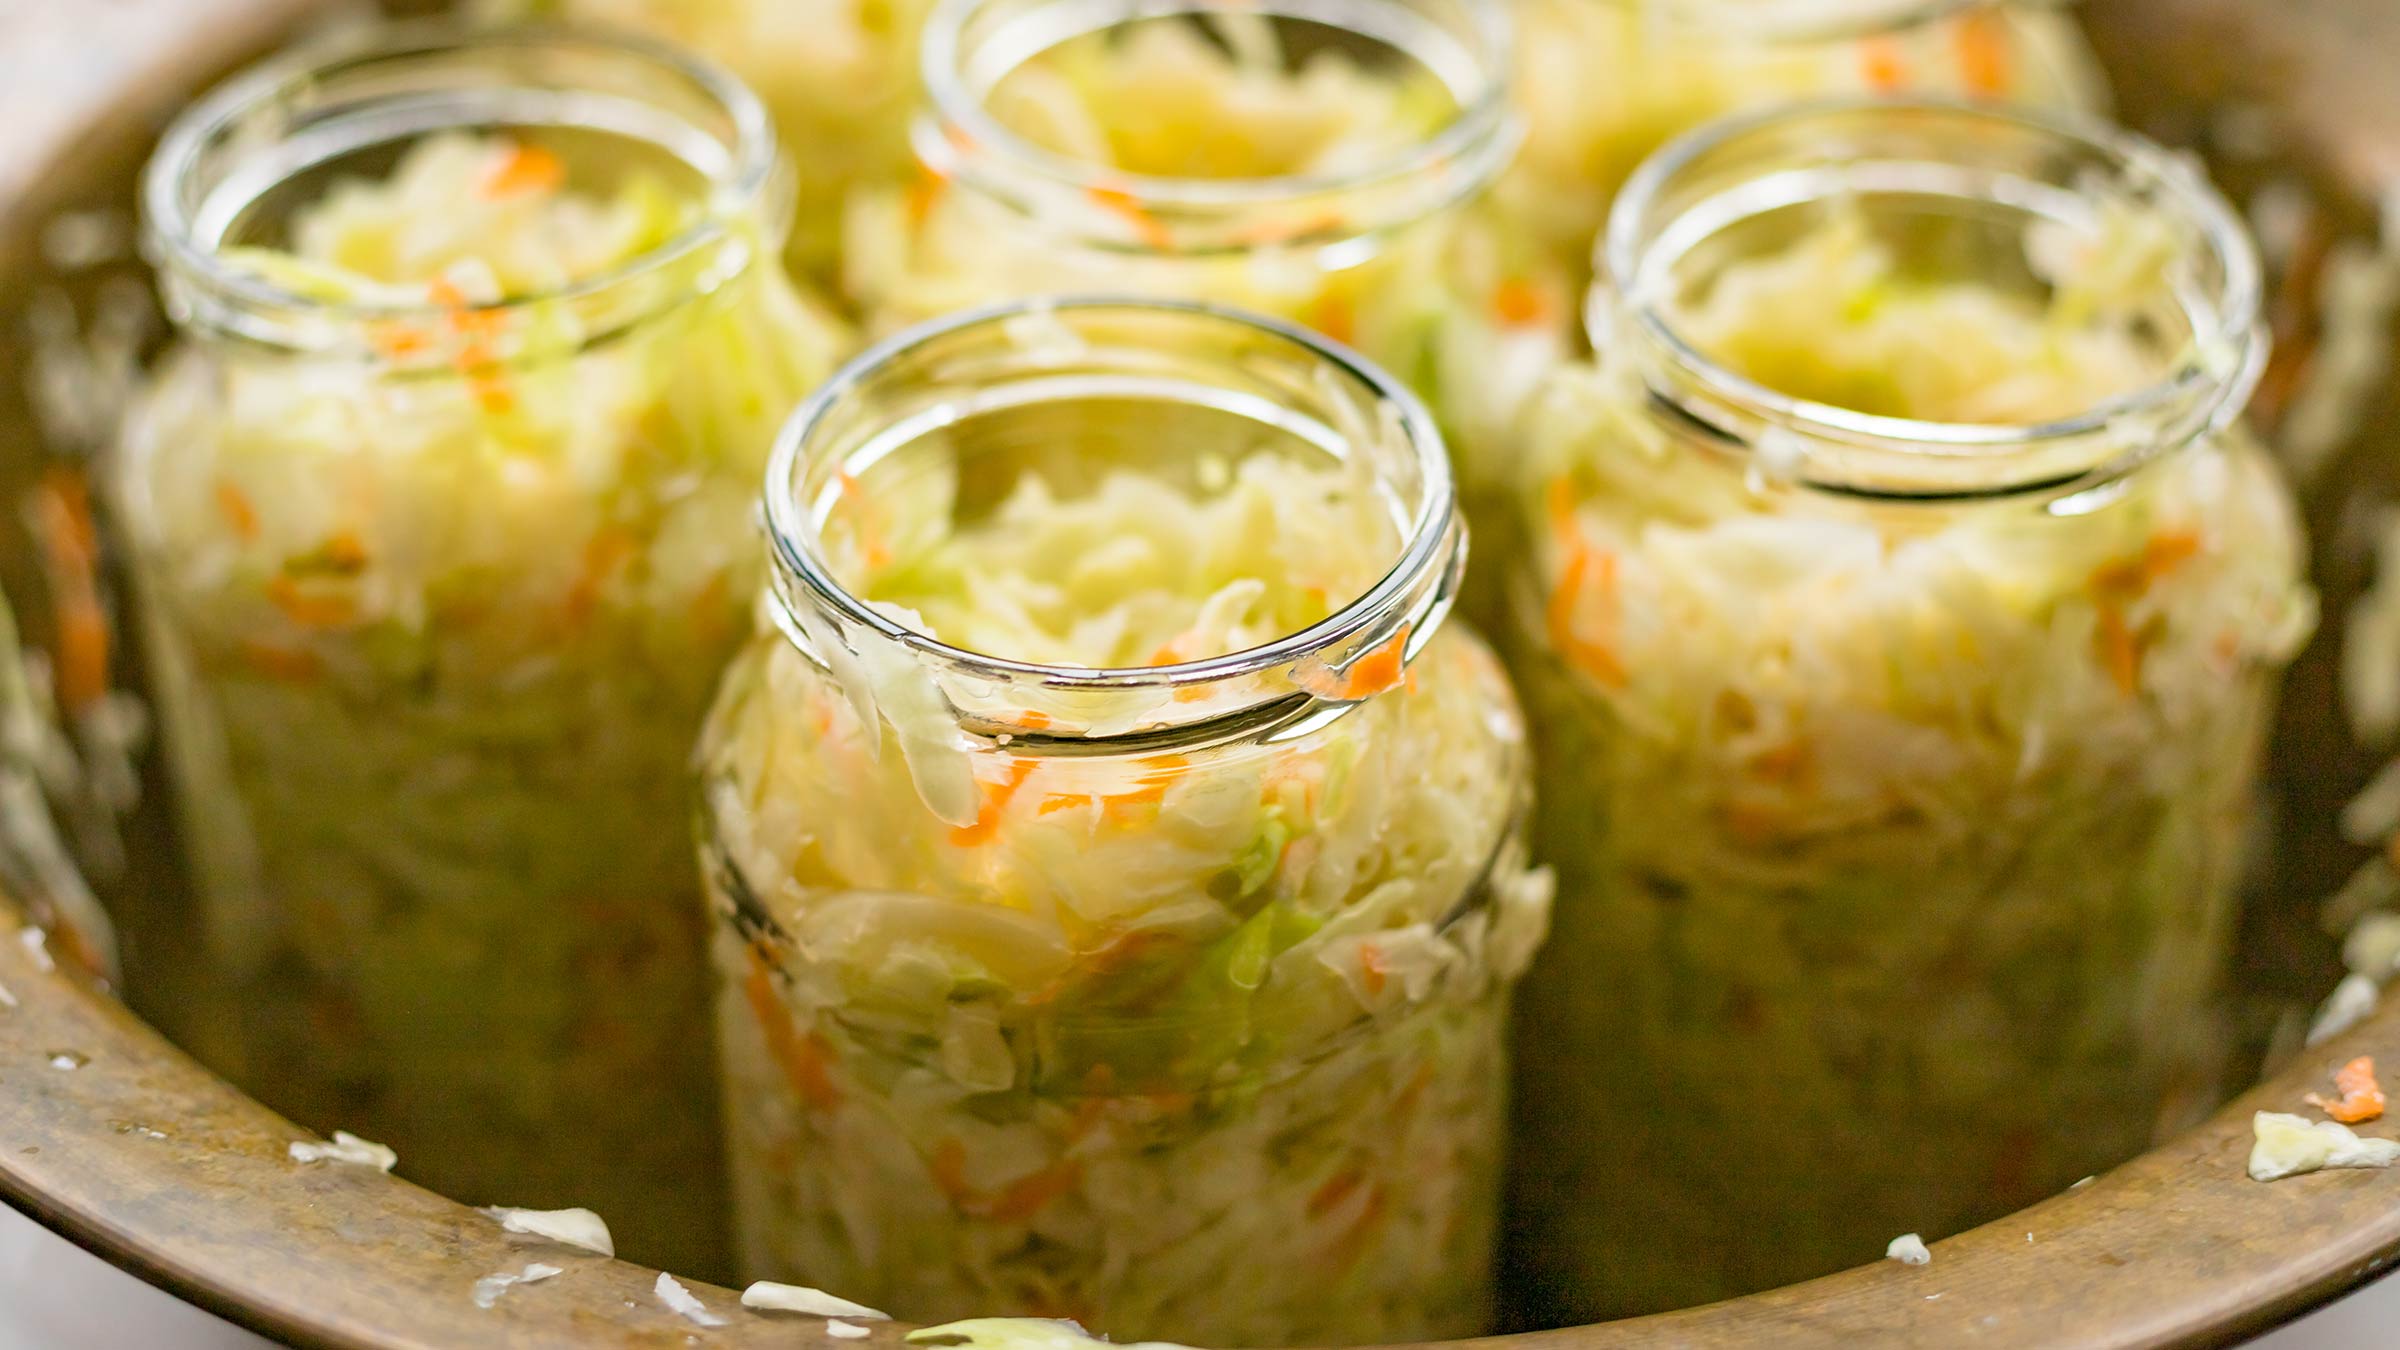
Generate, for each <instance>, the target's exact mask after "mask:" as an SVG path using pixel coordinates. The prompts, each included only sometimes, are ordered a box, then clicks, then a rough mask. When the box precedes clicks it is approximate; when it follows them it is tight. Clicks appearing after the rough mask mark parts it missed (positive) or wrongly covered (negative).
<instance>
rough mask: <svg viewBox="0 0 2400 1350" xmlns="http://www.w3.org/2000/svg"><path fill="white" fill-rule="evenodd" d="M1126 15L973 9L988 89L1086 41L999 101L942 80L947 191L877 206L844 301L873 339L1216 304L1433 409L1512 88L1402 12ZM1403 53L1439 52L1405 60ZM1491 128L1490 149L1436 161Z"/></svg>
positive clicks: (1387, 4) (968, 46)
mask: <svg viewBox="0 0 2400 1350" xmlns="http://www.w3.org/2000/svg"><path fill="white" fill-rule="evenodd" d="M999 7H1000V0H992V2H991V3H990V4H988V5H986V6H984V7H983V8H999ZM1045 8H1047V9H1049V10H1055V11H1058V14H1057V15H1056V16H1045V15H1044V14H1043V13H1042V12H1041V11H1042V10H1043V9H1045ZM1383 10H1390V11H1393V12H1392V13H1391V14H1381V13H1380V11H1383ZM1105 12H1106V13H1109V14H1112V15H1114V16H1115V18H1114V21H1112V22H1104V23H1101V24H1099V25H1097V26H1093V25H1092V21H1091V18H1090V17H1089V15H1090V13H1092V11H1087V10H1084V9H1079V8H1077V7H1074V6H1071V5H1066V4H1063V3H1052V4H1049V5H1047V6H1044V5H1041V4H1033V5H1025V6H1020V7H1018V13H1017V15H1016V17H1013V18H1007V19H991V18H989V17H988V16H985V15H982V14H981V13H979V10H978V7H976V6H973V5H961V6H959V7H958V8H957V11H956V13H957V14H958V15H959V16H961V17H960V18H959V20H958V23H957V27H958V29H959V30H961V31H962V32H963V33H964V36H962V37H960V38H959V39H958V46H959V47H960V48H961V49H963V50H965V51H966V52H967V59H966V60H965V61H964V62H963V64H966V65H968V66H970V67H976V68H980V67H986V66H990V65H993V64H995V62H994V61H993V59H991V58H989V57H982V56H978V55H977V53H981V52H984V51H985V50H986V49H1010V48H1013V47H1015V46H1019V45H1024V46H1030V45H1032V44H1033V43H1035V42H1036V41H1037V40H1039V38H1040V37H1041V36H1042V35H1043V33H1047V32H1048V31H1049V28H1050V27H1063V28H1064V35H1063V36H1053V37H1052V38H1051V40H1050V41H1049V43H1048V45H1045V46H1041V47H1040V48H1039V49H1038V50H1035V51H1033V52H1032V54H1031V55H1030V56H1028V57H1026V58H1025V59H1023V60H1021V61H1019V62H1018V63H1016V64H1015V65H1013V66H1012V67H1010V68H1009V69H1008V70H1007V71H1005V73H1002V74H999V75H997V76H992V77H989V78H985V79H983V80H982V82H981V83H979V84H970V83H967V82H966V80H967V78H968V77H965V76H958V75H948V76H946V75H945V74H944V73H943V72H941V71H939V70H932V69H929V70H928V72H927V76H928V79H929V80H931V81H936V82H941V81H944V80H948V81H950V82H951V88H952V92H951V95H950V96H949V98H948V99H945V100H943V101H940V102H937V105H936V111H935V112H934V113H932V114H929V115H928V116H927V118H926V120H924V121H923V122H921V123H920V126H919V128H918V131H917V139H918V146H919V153H920V155H921V157H922V158H923V159H924V161H925V164H926V168H927V172H926V175H925V176H924V177H923V178H922V179H921V180H920V181H919V182H918V183H917V184H915V185H914V186H912V187H909V188H907V189H905V190H900V189H893V190H887V191H883V192H880V193H864V194H861V195H860V196H859V197H858V198H856V199H855V200H854V201H853V203H852V205H851V210H850V217H849V220H848V222H847V226H846V228H845V231H844V246H845V252H844V259H843V269H844V277H845V286H846V289H847V291H848V292H849V294H850V295H851V296H852V297H853V298H854V299H855V300H856V301H857V302H858V303H859V304H860V305H861V306H862V307H863V309H864V310H865V312H866V313H867V315H868V316H869V320H870V322H871V323H872V324H873V325H874V326H877V327H881V328H887V329H888V328H893V327H898V326H900V325H902V324H905V323H908V322H913V321H916V320H920V319H925V318H930V317H932V316H935V315H939V314H943V313H947V312H949V311H951V310H955V309H959V308H962V307H965V306H968V305H972V304H976V303H981V302H987V301H991V300H996V299H1002V298H1006V297H1011V296H1017V295H1036V294H1045V293H1056V292H1070V293H1077V294H1108V295H1157V296H1168V297H1175V298H1184V299H1199V300H1209V301H1214V302H1216V303H1220V304H1226V305H1235V306H1239V307H1242V308H1246V309H1252V310H1257V311H1260V312H1263V313H1267V314H1272V315H1276V316H1279V317H1283V318H1287V319H1291V320H1294V321H1296V322H1299V323H1304V324H1307V325H1308V326H1310V327H1312V328H1314V329H1316V330H1317V331H1319V332H1321V333H1324V334H1326V335H1327V336H1329V337H1332V338H1334V339H1335V340H1337V341H1340V342H1345V343H1350V344H1352V345H1355V346H1357V347H1359V348H1360V349H1361V350H1363V351H1365V352H1367V353H1368V354H1369V355H1370V356H1373V357H1375V358H1376V359H1378V360H1380V361H1382V362H1383V363H1384V365H1385V366H1386V367H1387V368H1388V369H1390V370H1392V371H1393V372H1394V373H1395V374H1398V375H1400V376H1401V377H1402V378H1403V379H1405V380H1409V381H1411V382H1413V383H1416V384H1418V385H1419V387H1420V388H1423V389H1427V390H1429V391H1430V390H1431V383H1432V382H1431V379H1430V375H1431V369H1430V366H1429V362H1431V361H1432V359H1433V358H1434V357H1435V355H1436V354H1437V352H1436V349H1437V347H1438V346H1439V344H1440V338H1441V333H1442V329H1443V325H1444V323H1445V320H1446V318H1447V317H1448V316H1449V315H1451V314H1452V313H1454V312H1455V311H1456V310H1457V308H1458V307H1459V305H1460V304H1461V301H1460V299H1459V297H1458V294H1457V291H1456V285H1457V282H1456V281H1455V280H1454V277H1453V273H1452V265H1451V259H1450V257H1449V250H1450V248H1451V246H1452V243H1453V236H1454V229H1453V225H1454V224H1455V217H1456V216H1457V208H1458V206H1459V204H1460V203H1461V202H1462V201H1464V200H1466V199H1468V198H1471V197H1472V196H1473V195H1474V194H1476V193H1477V192H1479V191H1480V190H1481V188H1482V187H1483V186H1484V184H1485V182H1487V181H1488V179H1489V177H1490V175H1491V174H1492V173H1493V172H1496V171H1497V168H1498V166H1499V163H1500V162H1501V160H1502V159H1503V158H1504V157H1505V154H1506V152H1507V147H1508V145H1509V144H1511V143H1512V142H1513V139H1514V134H1515V133H1514V128H1513V123H1510V122H1509V121H1508V119H1507V118H1506V117H1504V116H1503V115H1502V114H1501V113H1500V112H1499V111H1498V110H1497V109H1496V108H1492V107H1484V106H1482V102H1483V100H1485V99H1486V98H1487V97H1489V90H1488V88H1487V87H1486V86H1484V85H1483V84H1479V81H1488V80H1491V79H1494V78H1496V74H1497V73H1496V72H1495V71H1491V70H1487V69H1485V68H1483V67H1482V66H1479V65H1478V64H1477V63H1476V61H1477V58H1476V54H1475V53H1473V52H1471V51H1469V50H1468V49H1466V47H1465V46H1464V45H1463V44H1462V43H1461V42H1460V41H1459V40H1457V39H1453V38H1448V37H1445V36H1443V35H1442V34H1441V32H1440V30H1439V29H1436V28H1433V27H1432V26H1431V25H1430V23H1429V21H1427V20H1426V19H1424V18H1421V17H1414V16H1412V14H1411V13H1410V12H1409V11H1408V10H1407V8H1406V7H1405V6H1402V5H1399V4H1397V3H1392V2H1391V0H1377V2H1376V3H1374V4H1371V5H1369V6H1368V7H1367V8H1366V10H1365V13H1366V14H1367V15H1368V16H1369V17H1371V18H1377V19H1378V20H1379V22H1380V25H1381V26H1380V27H1379V28H1377V29H1375V30H1374V31H1373V32H1371V33H1370V32H1367V31H1359V32H1351V31H1349V30H1345V29H1343V28H1341V27H1340V26H1339V24H1340V20H1341V19H1342V18H1343V17H1345V16H1344V13H1343V11H1342V9H1341V8H1340V7H1339V6H1328V5H1321V4H1317V3H1314V0H1285V2H1284V3H1281V4H1278V5H1276V6H1273V7H1271V8H1270V9H1267V10H1260V9H1257V8H1255V7H1251V6H1246V5H1235V4H1224V3H1214V2H1213V0H1193V3H1191V4H1190V5H1189V6H1188V8H1187V7H1181V6H1178V7H1170V8H1169V9H1167V10H1164V11H1157V12H1156V13H1155V14H1154V15H1153V16H1152V17H1142V16H1143V15H1145V14H1152V13H1153V12H1152V11H1148V10H1144V9H1142V8H1141V7H1137V6H1133V5H1125V6H1122V13H1118V12H1117V10H1116V9H1114V8H1112V9H1110V10H1108V11H1105ZM1037 24H1040V25H1045V27H1043V29H1042V32H1041V33H1036V32H1028V33H1027V34H1026V35H1024V36H1023V37H1018V36H1016V35H1014V33H1013V29H1014V28H1019V27H1022V28H1027V29H1033V28H1035V27H1036V25H1037ZM1078 24H1080V25H1083V27H1081V28H1080V29H1078V28H1076V27H1074V26H1073V25H1078ZM985 28H989V29H991V30H993V31H995V32H997V33H999V34H1000V36H984V35H983V31H984V29H985ZM1395 30H1397V31H1399V32H1403V33H1418V34H1419V37H1420V39H1421V40H1422V41H1423V42H1425V43H1427V44H1429V46H1430V47H1432V48H1433V50H1432V51H1431V52H1430V53H1418V52H1412V51H1408V50H1403V49H1401V48H1398V47H1395V46H1393V45H1392V44H1391V41H1390V38H1389V34H1390V33H1391V32H1392V31H1395ZM1420 30H1422V31H1421V32H1420ZM1295 34H1305V35H1307V36H1308V37H1309V38H1310V39H1312V41H1311V43H1310V47H1296V45H1295V43H1294V42H1293V41H1292V38H1293V35H1295ZM1328 34H1333V35H1338V36H1342V37H1346V38H1349V39H1352V40H1351V41H1350V42H1349V43H1348V44H1347V45H1344V44H1343V43H1339V42H1332V41H1327V40H1326V38H1327V36H1328ZM1310 48H1313V49H1310ZM959 101H965V102H971V103H972V104H973V105H974V106H975V109H976V111H975V112H974V113H973V114H969V113H966V112H964V111H962V110H960V109H958V108H957V107H955V106H954V104H955V103H956V102H959ZM1470 118H1472V119H1473V120H1474V123H1475V126H1476V127H1479V128H1483V129H1482V130H1478V131H1477V132H1476V134H1475V135H1474V136H1472V137H1465V138H1461V137H1458V136H1456V135H1452V136H1451V139H1450V140H1445V141H1442V142H1440V147H1442V148H1444V154H1443V155H1442V156H1439V157H1436V156H1433V155H1432V153H1431V152H1432V151H1433V150H1435V149H1436V148H1437V141H1436V138H1437V137H1440V136H1443V135H1445V134H1446V133H1455V132H1457V131H1458V130H1460V129H1461V128H1462V126H1464V124H1466V123H1467V122H1468V120H1469V119H1470ZM971 119H972V120H971ZM1470 350H1471V349H1470Z"/></svg>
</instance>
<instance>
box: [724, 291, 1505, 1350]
mask: <svg viewBox="0 0 2400 1350" xmlns="http://www.w3.org/2000/svg"><path fill="white" fill-rule="evenodd" d="M769 482H770V490H769V498H768V514H769V522H770V533H771V535H772V540H773V548H774V551H775V553H776V555H777V569H776V576H775V581H774V586H775V594H774V602H773V609H774V612H775V613H776V614H777V616H778V618H779V620H780V622H781V625H782V628H783V630H784V631H782V632H780V633H775V634H770V635H767V636H763V637H762V638H760V639H759V640H758V641H757V643H756V644H755V645H754V646H753V647H752V648H751V650H750V651H749V652H748V653H747V654H746V655H745V656H744V657H742V658H741V660H740V661H739V662H738V663H737V664H736V666H735V668H734V670H733V672H732V673H731V674H730V675H729V677H728V679H727V682H726V685H725V689H724V692H723V694H722V696H721V698H720V701H719V703H718V705H717V709H716V711H715V714H714V716H713V718H712V720H711V724H710V728H709V730H708V733H707V735H706V737H705V739H704V742H703V749H702V764H703V776H704V809H705V826H704V831H703V833H704V838H705V844H704V855H705V864H706V869H707V870H708V872H709V873H710V875H711V877H712V879H713V888H714V905H715V918H716V926H715V932H716V936H715V944H716V957H717V961H718V963H719V973H720V976H721V981H722V988H723V992H722V996H721V1023H720V1031H721V1044H722V1046H723V1051H724V1055H725V1061H726V1079H727V1093H728V1097H727V1104H726V1110H727V1115H728V1118H729V1122H730V1126H731V1137H732V1140H733V1159H734V1173H735V1179H736V1184H735V1190H736V1198H737V1203H736V1210H737V1216H738V1220H739V1225H740V1242H741V1247H742V1253H743V1257H744V1260H745V1262H746V1264H747V1266H748V1268H749V1273H750V1274H752V1275H753V1276H755V1277H760V1278H776V1279H806V1280H807V1281H809V1282H810V1283H814V1284H821V1285H823V1286H825V1287H828V1288H832V1289H837V1290H840V1291H841V1292H842V1293H843V1294H844V1295H845V1296H848V1297H854V1298H859V1299H862V1300H865V1301H867V1302H869V1303H872V1304H875V1305H876V1306H879V1307H883V1308H886V1309H888V1310H890V1311H891V1312H893V1313H895V1314H896V1315H899V1316H902V1317H910V1318H916V1319H921V1320H934V1319H946V1318H955V1317H963V1316H977V1315H991V1314H996V1313H1006V1314H1034V1315H1046V1316H1066V1317H1073V1318H1076V1319H1078V1320H1080V1321H1082V1322H1084V1323H1085V1324H1086V1325H1087V1326H1090V1327H1092V1328H1094V1329H1095V1330H1099V1331H1102V1332H1105V1333H1107V1334H1110V1335H1113V1336H1117V1337H1120V1338H1133V1337H1150V1336H1172V1337H1176V1338H1181V1339H1187V1340H1191V1341H1194V1342H1198V1343H1203V1344H1217V1345H1280V1344H1334V1343H1355V1342H1366V1341H1391V1340H1409V1339H1417V1338H1424V1337H1435V1336H1451V1335H1464V1334H1470V1333H1473V1332H1475V1331H1477V1330H1479V1329H1480V1328H1481V1327H1482V1325H1483V1323H1484V1321H1485V1319H1486V1317H1487V1315H1488V1312H1489V1307H1490V1300H1491V1292H1492V1291H1491V1284H1490V1278H1491V1276H1490V1271H1491V1257H1492V1246H1493V1240H1494V1229H1495V1225H1496V1221H1497V1201H1498V1187H1499V1176H1498V1167H1499V1161H1500V1158H1499V1155H1500V1150H1501V1146H1502V1119H1501V1117H1502V1114H1503V1110H1504V1107H1503V1102H1504V1097H1505V1076H1506V1071H1505V1067H1504V1065H1505V1046H1504V1044H1503V1041H1504V1028H1505V1025H1506V1015H1507V999H1508V993H1509V990H1510V988H1511V987H1512V985H1513V983H1514V980H1515V977H1516V975H1517V974H1518V973H1519V972H1520V971H1521V970H1522V969H1523V967H1524V966H1525V964H1526V962H1527V961H1528V960H1529V959H1530V957H1531V953H1532V951H1533V949H1534V947H1535V946H1536V945H1537V944H1538V943H1539V942H1540V940H1541V937H1542V934H1543V932H1544V929H1545V924H1546V919H1547V906H1548V889H1547V878H1546V876H1544V875H1542V874H1538V873H1533V872H1530V871H1528V870H1527V868H1526V865H1525V861H1524V857H1523V846H1522V842H1521V838H1520V832H1519V824H1520V820H1519V818H1520V816H1521V814H1522V811H1523V808H1524V806H1525V788H1526V775H1527V772H1528V769H1529V765H1528V762H1527V761H1528V757H1529V756H1528V751H1527V748H1526V746H1525V743H1524V727H1523V724H1522V722H1521V721H1520V719H1519V717H1518V715H1517V712H1516V705H1515V702H1514V699H1513V696H1512V695H1511V694H1510V692H1509V688H1508V685H1507V682H1506V680H1505V678H1504V676H1503V675H1502V673H1501V671H1500V668H1499V666H1498V664H1497V662H1496V660H1495V659H1494V658H1493V656H1492V655H1491V654H1490V652H1489V651H1488V650H1487V649H1486V648H1485V647H1484V645H1483V643H1482V642H1481V641H1480V640H1479V639H1478V638H1477V637H1476V636H1475V635H1474V634H1473V633H1472V632H1470V631H1468V630H1466V629H1465V628H1464V627H1463V626H1461V625H1459V624H1457V623H1445V621H1444V620H1445V615H1446V613H1447V610H1448V608H1449V604H1450V600H1451V596H1452V594H1453V591H1454V588H1455V585H1456V582H1457V579H1458V572H1459V568H1460V566H1461V563H1462V562H1463V556H1462V546H1463V541H1462V536H1461V531H1460V528H1459V526H1458V524H1457V522H1456V518H1455V515H1454V512H1453V508H1452V499H1451V490H1450V484H1449V479H1448V474H1447V469H1446V466H1445V465H1444V462H1443V459H1442V455H1441V450H1440V442H1439V439H1438V437H1437V436H1436V435H1435V433H1434V432H1433V431H1432V429H1431V428H1430V426H1429V424H1428V422H1427V419H1426V417H1425V416H1424V414H1423V413H1422V412H1421V411H1418V410H1417V409H1415V407H1414V405H1413V404H1412V403H1410V402H1408V401H1406V398H1405V395H1403V394H1401V393H1400V392H1399V391H1398V390H1397V388H1396V387H1394V386H1392V385H1390V384H1389V382H1388V381H1387V380H1386V379H1385V378H1384V377H1383V376H1381V375H1379V374H1376V373H1373V372H1372V371H1371V370H1369V369H1367V368H1365V367H1360V366H1355V365H1352V364H1351V363H1350V362H1349V361H1348V359H1347V358H1345V357H1343V356H1341V355H1339V354H1337V353H1336V352H1335V351H1334V350H1332V349H1330V348H1327V347H1324V346H1321V345H1319V344H1318V343H1316V342H1315V341H1314V340H1313V339H1310V338H1307V337H1305V336H1303V335H1302V334H1301V332H1300V331H1299V330H1297V329H1283V328H1276V327H1265V326H1261V325H1260V324H1257V323H1253V322H1251V321H1248V320H1244V319H1239V318H1235V317H1231V316H1229V315H1227V314H1224V313H1222V312H1218V311H1210V310H1204V309H1198V308H1191V307H1183V306H1162V305H1154V304H1146V303H1136V302H1108V301H1092V302H1075V301H1060V302H1030V303H1026V304H1020V305H1017V306H1013V307H1010V308H1007V309H1003V310H997V311H990V312H985V313H981V314H973V315H968V316H964V317H960V318H954V319H951V320H947V321H944V322H942V323H940V324H938V325H933V326H930V327H929V328H927V329H924V330H919V331H918V332H916V333H914V334H911V335H904V336H903V337H902V338H900V339H898V340H896V341H895V344H894V345H891V346H888V347H886V348H883V349H881V350H879V351H877V352H874V353H870V354H869V355H868V356H866V357H863V358H861V359H860V361H859V362H858V363H856V364H854V365H853V366H852V367H851V368H850V369H849V370H848V371H847V372H846V373H845V374H844V375H842V376H838V377H836V379H835V380H834V381H833V382H832V383H830V384H829V385H828V386H827V388H826V390H824V391H823V392H821V393H820V394H819V395H818V396H816V397H815V398H814V399H812V400H811V402H810V403H809V405H808V406H807V407H806V408H805V409H804V410H803V412H802V413H801V414H800V416H799V417H797V418H796V419H795V420H794V422H793V425H792V428H791V429H790V430H789V431H788V432H787V433H786V439H785V440H784V442H783V444H782V448H781V450H780V451H779V456H778V460H777V462H776V465H775V466H774V468H773V469H772V470H771V472H770V475H769Z"/></svg>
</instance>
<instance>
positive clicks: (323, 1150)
mask: <svg viewBox="0 0 2400 1350" xmlns="http://www.w3.org/2000/svg"><path fill="white" fill-rule="evenodd" d="M289 1152H290V1153H291V1156H292V1161H293V1162H297V1163H319V1162H334V1163H345V1164H348V1165H349V1166H352V1167H372V1168H374V1169H375V1170H376V1171H378V1172H389V1171H391V1170H392V1169H393V1168H394V1167H397V1166H399V1164H400V1155H399V1154H397V1153H395V1152H393V1151H392V1150H391V1149H390V1148H388V1147H386V1146H384V1145H382V1144H378V1143H375V1142H374V1141H373V1140H369V1139H361V1138H359V1137H358V1136H357V1135H355V1134H352V1133H350V1132H349V1131H348V1130H335V1131H334V1132H333V1142H332V1143H330V1144H318V1143H311V1142H309V1141H307V1140H301V1139H296V1140H294V1141H292V1146H291V1148H290V1150H289Z"/></svg>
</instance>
